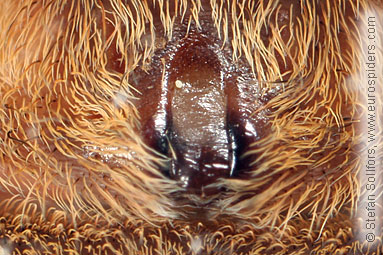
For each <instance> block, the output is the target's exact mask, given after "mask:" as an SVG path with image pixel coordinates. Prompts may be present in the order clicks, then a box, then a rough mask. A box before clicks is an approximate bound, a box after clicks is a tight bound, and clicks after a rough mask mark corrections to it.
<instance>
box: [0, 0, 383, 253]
mask: <svg viewBox="0 0 383 255" xmlns="http://www.w3.org/2000/svg"><path fill="white" fill-rule="evenodd" d="M379 10H380V12H379ZM382 10H383V4H382V2H381V1H369V0H355V1H346V0H337V1H330V0H325V1H319V0H318V1H316V0H302V1H251V0H210V1H202V0H175V1H164V0H127V1H123V0H97V1H93V0H73V1H62V0H57V1H56V0H51V1H48V0H42V1H35V0H24V1H22V0H2V1H0V254H142V255H144V254H145V255H149V254H212V255H213V254H217V255H218V254H383V246H382V238H383V236H381V235H380V236H379V235H378V236H376V241H375V242H371V243H369V242H366V241H365V240H364V241H363V240H361V239H359V238H358V227H357V225H356V224H357V223H358V219H359V218H358V206H359V204H358V203H359V202H360V200H361V197H362V195H363V194H364V193H363V192H364V189H363V187H364V183H363V181H362V180H361V179H360V178H359V175H360V174H361V172H362V169H363V167H364V165H365V161H364V160H363V159H364V157H366V155H367V153H369V152H367V143H366V142H365V140H364V138H365V136H366V135H365V133H364V128H363V127H364V126H363V124H364V123H365V122H367V117H366V116H367V112H368V110H369V108H368V107H367V101H368V99H366V97H365V95H366V88H365V86H364V85H363V84H364V80H363V79H364V78H363V77H364V74H365V72H364V70H365V69H366V67H365V66H364V63H365V62H366V57H368V50H370V49H369V48H368V47H367V46H366V41H367V40H368V36H367V35H366V31H365V30H366V29H363V27H368V24H369V23H368V22H369V20H368V17H370V16H369V15H367V14H369V13H370V14H371V13H374V15H375V16H374V17H375V21H374V22H375V23H374V24H376V28H377V29H376V31H375V35H376V42H375V45H376V48H375V51H374V52H375V55H374V56H375V58H376V59H375V62H376V63H383V49H382V45H383V42H382V39H383V34H382V33H383V28H382V26H381V25H382V24H383V12H382ZM202 16H204V18H201V17H202ZM206 17H208V18H209V19H210V21H209V22H207V21H206V20H208V18H206ZM204 22H205V23H206V22H207V23H209V24H210V27H212V28H213V30H214V32H212V33H211V37H214V38H216V41H217V42H219V43H220V47H222V50H223V51H224V50H226V52H230V61H231V63H233V65H235V63H239V62H241V63H245V65H246V66H247V69H246V70H247V71H246V72H247V73H248V74H249V77H251V78H249V79H248V80H247V81H246V82H247V83H248V86H258V87H259V89H260V90H262V89H264V90H265V91H269V92H270V91H271V92H270V93H271V94H272V96H270V97H269V98H268V100H267V102H266V103H265V104H264V105H262V107H258V108H252V109H256V110H254V112H253V113H252V114H253V115H251V116H263V117H262V118H264V119H265V121H267V123H268V133H266V134H267V135H266V136H265V137H262V138H261V139H258V140H257V141H255V142H254V143H253V144H252V145H251V146H250V148H249V149H248V150H247V151H246V152H245V153H244V155H242V156H243V157H247V156H250V158H251V159H252V162H251V163H250V166H251V169H250V171H248V173H247V177H246V178H226V179H224V178H222V179H219V180H218V181H217V183H215V184H214V185H216V186H218V187H220V188H224V190H225V192H223V193H222V194H220V195H217V196H214V197H212V198H211V199H207V200H204V201H203V202H201V201H199V200H198V198H196V197H194V196H192V195H190V196H189V197H188V198H187V200H188V201H191V202H190V203H179V202H177V200H176V199H174V197H175V194H182V192H183V189H182V187H180V186H179V185H178V184H177V182H176V181H175V180H172V179H170V178H167V177H166V176H165V175H164V174H163V173H162V172H161V171H160V170H159V167H158V166H159V165H161V164H163V162H165V161H166V160H167V159H166V157H164V156H163V155H161V154H160V153H158V152H156V151H154V150H153V149H152V148H150V147H149V146H147V145H146V144H145V142H144V141H143V139H142V137H141V135H140V134H141V133H140V130H141V128H142V124H141V122H140V119H141V118H142V116H140V112H139V111H138V109H137V104H136V102H137V100H140V98H142V97H145V94H143V93H140V88H139V87H137V86H133V85H132V84H133V80H134V76H133V73H134V70H136V69H137V68H141V69H142V70H146V71H149V70H150V69H151V68H153V67H152V60H153V57H154V56H156V53H157V52H158V51H159V50H163V51H165V50H166V47H167V45H170V44H173V45H174V44H176V43H177V40H178V39H176V38H180V36H179V35H180V34H182V33H183V34H182V35H185V36H187V35H188V34H189V32H191V31H203V29H204V27H206V26H205V25H206V24H204ZM201 33H202V32H201ZM177 36H178V37H177ZM164 66H165V63H164ZM159 71H161V70H159ZM376 73H377V74H379V75H380V76H379V77H378V78H377V80H376V84H377V85H376V86H375V88H376V91H375V95H377V98H375V101H374V103H375V105H376V123H377V125H376V134H378V135H377V136H376V137H375V138H376V146H377V147H376V148H380V149H376V151H374V153H375V155H374V156H375V157H376V161H377V162H378V161H379V159H380V161H381V162H383V160H382V158H383V138H382V137H383V135H382V133H383V132H382V131H383V130H382V125H381V123H382V119H383V113H382V111H383V105H382V102H383V100H381V97H382V95H383V91H382V84H383V80H382V79H383V78H382V75H381V74H382V73H383V70H382V69H381V66H380V67H378V66H377V67H376ZM378 84H380V87H379V85H378ZM149 85H150V84H143V85H142V86H149ZM270 93H269V94H268V95H270ZM255 103H256V102H254V104H255ZM257 114H258V115H257ZM259 114H261V115H259ZM250 118H251V117H250ZM251 155H257V156H256V157H251ZM377 175H382V168H380V169H377ZM376 180H377V181H376V182H375V185H376V187H382V179H379V178H377V179H376ZM379 199H380V200H379ZM377 201H382V194H381V193H380V197H378V200H377ZM382 206H383V204H382V203H380V204H377V205H376V207H377V208H378V207H382ZM190 211H194V212H195V214H194V216H193V217H190V214H189V212H190ZM195 215H197V216H195ZM376 219H377V220H380V221H383V216H382V215H377V216H376ZM359 220H360V219H359ZM377 226H378V225H377ZM380 233H382V231H381V229H380Z"/></svg>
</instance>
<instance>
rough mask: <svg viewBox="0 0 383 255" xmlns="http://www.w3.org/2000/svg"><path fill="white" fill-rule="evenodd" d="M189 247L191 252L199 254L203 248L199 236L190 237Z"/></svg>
mask: <svg viewBox="0 0 383 255" xmlns="http://www.w3.org/2000/svg"><path fill="white" fill-rule="evenodd" d="M190 249H191V251H192V252H193V254H201V252H202V250H203V245H202V240H201V238H200V237H199V236H195V237H194V238H193V237H192V238H191V240H190Z"/></svg>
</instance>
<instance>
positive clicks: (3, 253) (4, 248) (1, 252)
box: [0, 239, 12, 255]
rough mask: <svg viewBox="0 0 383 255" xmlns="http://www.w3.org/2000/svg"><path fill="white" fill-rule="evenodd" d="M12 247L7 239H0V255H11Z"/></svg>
mask: <svg viewBox="0 0 383 255" xmlns="http://www.w3.org/2000/svg"><path fill="white" fill-rule="evenodd" d="M11 254H12V252H11V247H10V244H9V242H8V241H7V240H5V239H3V240H1V239H0V255H11Z"/></svg>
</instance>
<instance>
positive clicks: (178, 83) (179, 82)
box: [176, 80, 184, 89]
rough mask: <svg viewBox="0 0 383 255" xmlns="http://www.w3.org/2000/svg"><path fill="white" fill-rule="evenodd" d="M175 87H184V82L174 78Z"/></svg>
mask: <svg viewBox="0 0 383 255" xmlns="http://www.w3.org/2000/svg"><path fill="white" fill-rule="evenodd" d="M176 87H177V88H179V89H182V88H183V87H184V83H183V82H182V81H180V80H176Z"/></svg>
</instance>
